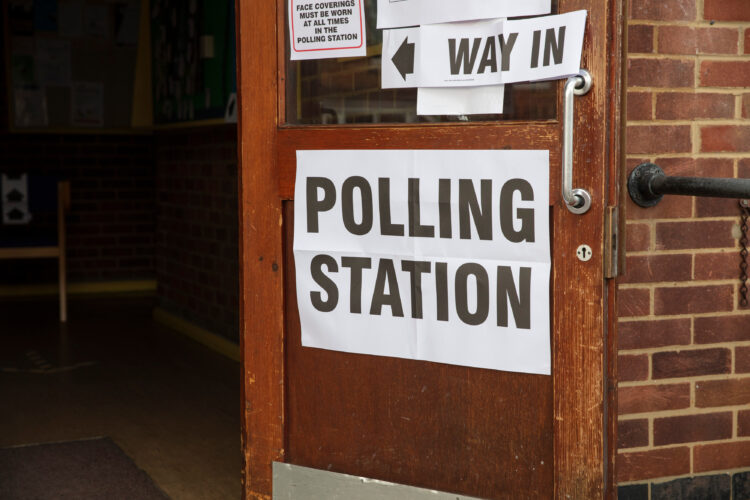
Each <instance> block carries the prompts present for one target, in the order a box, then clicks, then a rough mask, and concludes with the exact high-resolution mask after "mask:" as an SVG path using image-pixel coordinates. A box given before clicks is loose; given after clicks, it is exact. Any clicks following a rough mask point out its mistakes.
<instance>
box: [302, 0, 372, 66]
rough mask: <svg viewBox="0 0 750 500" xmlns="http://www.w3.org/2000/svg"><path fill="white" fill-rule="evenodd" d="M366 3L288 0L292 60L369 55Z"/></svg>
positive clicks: (354, 0) (328, 0) (335, 0)
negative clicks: (366, 32) (366, 34)
mask: <svg viewBox="0 0 750 500" xmlns="http://www.w3.org/2000/svg"><path fill="white" fill-rule="evenodd" d="M362 1H363V0H288V2H289V38H290V44H289V47H290V50H289V57H290V59H291V60H293V61H294V60H300V59H327V58H332V57H360V56H364V55H366V54H367V46H366V43H365V40H366V36H365V30H366V28H365V13H364V9H363V5H362Z"/></svg>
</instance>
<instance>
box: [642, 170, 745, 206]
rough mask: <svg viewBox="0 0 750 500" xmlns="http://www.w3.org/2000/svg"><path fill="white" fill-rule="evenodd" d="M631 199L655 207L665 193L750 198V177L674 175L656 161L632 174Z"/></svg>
mask: <svg viewBox="0 0 750 500" xmlns="http://www.w3.org/2000/svg"><path fill="white" fill-rule="evenodd" d="M628 193H629V194H630V198H631V199H632V200H633V201H634V202H635V203H636V204H637V205H639V206H641V207H653V206H654V205H656V204H657V203H659V202H660V201H661V199H662V198H663V197H664V195H665V194H675V195H682V196H711V197H714V198H750V179H720V178H712V177H671V176H667V175H664V171H663V170H662V169H661V168H660V167H659V166H658V165H654V164H653V163H642V164H640V165H638V166H637V167H635V169H633V171H632V172H631V173H630V176H629V177H628Z"/></svg>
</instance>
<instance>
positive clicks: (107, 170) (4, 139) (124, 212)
mask: <svg viewBox="0 0 750 500" xmlns="http://www.w3.org/2000/svg"><path fill="white" fill-rule="evenodd" d="M0 172H2V173H23V172H26V173H30V174H35V175H49V176H55V177H58V178H60V179H67V180H69V181H70V182H71V200H72V203H71V210H70V212H69V217H68V219H67V235H68V240H67V244H68V245H67V247H68V277H69V279H70V281H72V282H83V281H102V280H105V281H106V280H127V279H144V278H146V279H150V278H153V277H154V230H155V216H154V213H155V206H156V204H155V190H154V181H153V178H154V177H153V176H154V157H153V146H152V137H151V136H148V135H135V134H128V135H90V134H9V133H0ZM0 230H2V228H0ZM56 282H57V261H56V260H55V259H26V260H0V284H16V283H23V284H32V283H56Z"/></svg>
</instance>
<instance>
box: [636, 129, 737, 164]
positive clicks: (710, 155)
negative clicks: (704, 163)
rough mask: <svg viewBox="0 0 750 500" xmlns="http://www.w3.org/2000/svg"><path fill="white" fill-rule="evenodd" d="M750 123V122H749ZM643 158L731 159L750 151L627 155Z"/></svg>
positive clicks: (637, 158) (638, 158)
mask: <svg viewBox="0 0 750 500" xmlns="http://www.w3.org/2000/svg"><path fill="white" fill-rule="evenodd" d="M748 125H750V122H748ZM643 158H655V159H656V161H658V160H659V159H660V158H669V159H672V158H675V159H678V160H679V159H688V160H706V159H709V160H711V159H716V160H721V159H729V160H745V159H748V158H750V151H716V152H713V153H712V152H703V153H699V154H694V153H669V152H663V153H629V154H628V155H627V156H626V158H625V159H626V160H640V159H643Z"/></svg>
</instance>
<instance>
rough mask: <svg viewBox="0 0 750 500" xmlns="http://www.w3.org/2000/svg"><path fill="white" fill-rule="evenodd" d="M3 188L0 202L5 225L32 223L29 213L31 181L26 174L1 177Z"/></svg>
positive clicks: (0, 184)
mask: <svg viewBox="0 0 750 500" xmlns="http://www.w3.org/2000/svg"><path fill="white" fill-rule="evenodd" d="M0 186H2V190H1V194H2V196H1V197H0V202H2V209H3V224H28V223H29V222H30V221H31V213H30V212H29V180H28V177H27V176H26V174H21V175H19V176H17V177H11V176H9V175H6V174H2V175H1V176H0Z"/></svg>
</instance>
